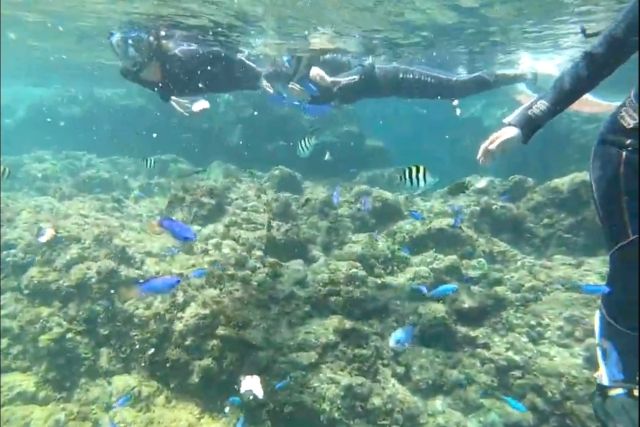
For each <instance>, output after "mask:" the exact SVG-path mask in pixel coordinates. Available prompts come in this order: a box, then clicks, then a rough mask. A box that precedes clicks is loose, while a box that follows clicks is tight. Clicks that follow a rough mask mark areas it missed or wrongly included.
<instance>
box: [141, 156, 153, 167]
mask: <svg viewBox="0 0 640 427" xmlns="http://www.w3.org/2000/svg"><path fill="white" fill-rule="evenodd" d="M142 160H143V161H144V167H145V168H147V169H153V168H155V167H156V159H155V158H153V157H145V158H144V159H142Z"/></svg>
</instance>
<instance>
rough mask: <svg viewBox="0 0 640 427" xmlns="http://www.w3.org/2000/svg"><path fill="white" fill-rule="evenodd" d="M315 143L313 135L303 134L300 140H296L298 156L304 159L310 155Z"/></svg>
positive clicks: (316, 141)
mask: <svg viewBox="0 0 640 427" xmlns="http://www.w3.org/2000/svg"><path fill="white" fill-rule="evenodd" d="M317 144H318V140H317V139H316V137H315V136H314V135H311V136H305V137H304V138H302V139H301V140H300V141H298V149H297V150H296V152H297V153H298V156H300V157H302V158H303V159H305V158H307V157H309V156H310V155H311V153H312V152H313V149H314V147H315V146H316V145H317Z"/></svg>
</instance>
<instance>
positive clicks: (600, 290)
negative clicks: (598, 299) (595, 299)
mask: <svg viewBox="0 0 640 427" xmlns="http://www.w3.org/2000/svg"><path fill="white" fill-rule="evenodd" d="M580 291H582V293H583V294H587V295H605V294H608V293H609V292H611V288H610V287H609V286H607V285H606V284H602V285H600V284H597V283H584V284H581V285H580Z"/></svg>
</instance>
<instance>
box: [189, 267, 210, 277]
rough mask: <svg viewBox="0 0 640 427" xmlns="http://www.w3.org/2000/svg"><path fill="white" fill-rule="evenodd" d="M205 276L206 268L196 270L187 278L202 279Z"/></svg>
mask: <svg viewBox="0 0 640 427" xmlns="http://www.w3.org/2000/svg"><path fill="white" fill-rule="evenodd" d="M206 275H207V269H206V268H196V269H195V270H193V271H192V272H191V273H190V274H189V277H191V278H192V279H202V278H203V277H204V276H206Z"/></svg>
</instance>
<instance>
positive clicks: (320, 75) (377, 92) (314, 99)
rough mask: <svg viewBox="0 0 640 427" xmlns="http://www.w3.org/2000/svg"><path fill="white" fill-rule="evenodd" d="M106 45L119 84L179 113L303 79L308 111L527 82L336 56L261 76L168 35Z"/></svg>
mask: <svg viewBox="0 0 640 427" xmlns="http://www.w3.org/2000/svg"><path fill="white" fill-rule="evenodd" d="M109 41H110V43H111V46H112V48H113V50H114V52H115V53H116V55H117V56H118V58H119V59H120V62H121V69H120V73H121V75H122V76H123V77H124V78H126V79H127V80H129V81H132V82H134V83H137V84H139V85H141V86H143V87H145V88H147V89H150V90H153V91H155V92H157V93H158V94H159V95H160V98H161V99H162V100H164V101H170V102H171V103H172V104H173V105H174V106H175V107H176V108H178V109H179V110H182V111H183V112H184V107H186V106H189V105H190V104H189V102H187V101H186V100H183V99H182V97H192V96H202V95H204V94H207V93H226V92H233V91H239V90H259V89H265V90H267V91H269V92H271V93H273V91H274V87H275V88H281V87H283V86H288V87H289V88H291V87H293V88H296V89H298V91H299V90H300V89H301V88H302V86H301V85H298V84H297V83H298V82H303V81H307V82H308V79H309V78H311V80H313V81H314V82H315V83H316V85H315V86H312V87H313V90H312V91H311V93H307V94H306V99H305V101H306V102H308V103H309V104H327V103H331V102H339V103H353V102H356V101H358V100H360V99H363V98H379V97H390V96H398V97H402V98H429V99H440V98H444V99H457V98H462V97H465V96H469V95H473V94H476V93H480V92H484V91H487V90H490V89H494V88H497V87H501V86H505V85H510V84H514V83H519V82H523V81H526V80H528V79H531V78H532V75H531V74H530V73H519V72H513V73H512V72H504V73H501V72H497V73H487V72H483V73H477V74H472V75H466V76H455V75H448V74H446V73H443V72H439V71H433V70H428V69H421V68H410V67H406V66H401V65H374V64H373V63H367V64H361V65H358V64H357V63H355V62H354V61H353V60H352V59H350V58H347V57H344V56H341V55H336V54H328V55H309V56H306V57H302V56H298V57H296V58H295V59H294V60H293V61H291V64H290V65H286V64H281V65H279V66H273V67H270V68H269V69H266V70H261V69H260V68H258V67H257V66H256V65H255V64H253V63H251V62H250V61H249V60H248V59H247V58H246V57H245V56H243V55H242V54H241V53H240V52H239V51H236V50H233V49H229V48H223V47H220V46H218V45H215V44H214V43H212V42H211V41H206V40H205V39H203V38H201V37H199V36H198V35H197V34H190V33H188V32H185V31H179V30H170V29H162V30H151V31H143V30H130V31H124V32H118V31H112V32H111V33H110V34H109ZM327 72H329V73H332V74H337V76H335V77H329V76H328V75H327ZM307 87H308V86H307Z"/></svg>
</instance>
